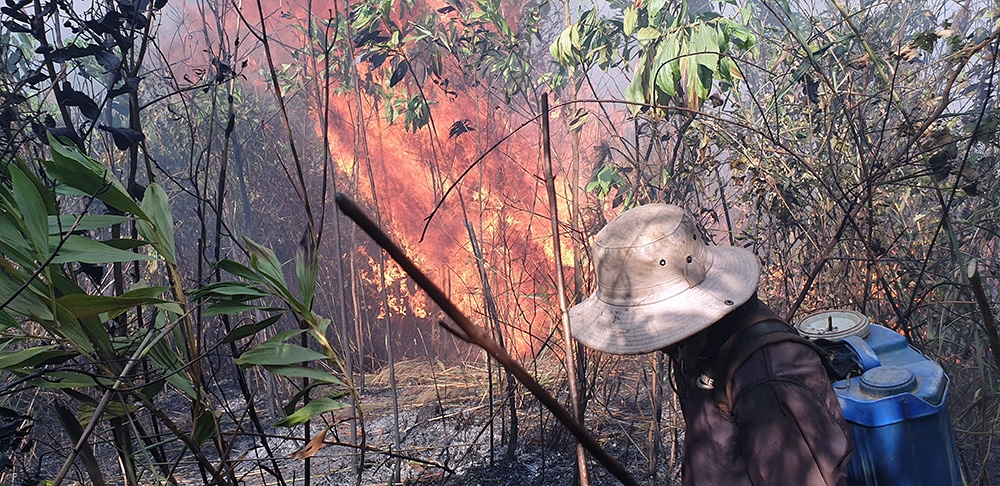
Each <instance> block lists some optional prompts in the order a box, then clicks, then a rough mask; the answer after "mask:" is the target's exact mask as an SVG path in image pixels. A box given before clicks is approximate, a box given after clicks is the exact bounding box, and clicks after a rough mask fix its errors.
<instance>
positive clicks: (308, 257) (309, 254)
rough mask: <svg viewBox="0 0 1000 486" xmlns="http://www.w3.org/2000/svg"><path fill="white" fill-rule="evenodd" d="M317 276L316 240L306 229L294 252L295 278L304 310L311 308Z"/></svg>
mask: <svg viewBox="0 0 1000 486" xmlns="http://www.w3.org/2000/svg"><path fill="white" fill-rule="evenodd" d="M318 275H319V262H318V256H317V253H316V239H315V238H314V237H313V235H312V232H311V231H310V230H309V229H306V231H305V234H303V235H302V239H301V240H300V241H299V246H298V249H297V250H296V252H295V276H296V277H297V278H298V279H299V295H301V296H302V304H303V306H304V307H305V308H306V309H308V308H310V307H312V299H313V295H314V294H315V292H316V278H317V277H318Z"/></svg>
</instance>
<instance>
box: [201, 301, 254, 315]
mask: <svg viewBox="0 0 1000 486" xmlns="http://www.w3.org/2000/svg"><path fill="white" fill-rule="evenodd" d="M257 309H263V307H261V306H259V305H250V304H244V303H243V302H241V301H238V300H222V301H219V302H217V303H215V304H213V305H212V306H211V307H209V308H208V309H205V310H204V311H203V312H202V314H201V315H203V316H205V317H212V316H217V315H220V314H228V315H232V314H239V313H240V312H246V311H250V310H257Z"/></svg>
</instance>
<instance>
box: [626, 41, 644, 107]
mask: <svg viewBox="0 0 1000 486" xmlns="http://www.w3.org/2000/svg"><path fill="white" fill-rule="evenodd" d="M648 63H649V51H646V52H643V54H642V55H641V56H639V59H638V61H637V62H636V66H635V72H633V73H632V81H631V82H630V83H629V85H628V87H627V88H625V101H629V102H632V103H648V102H649V99H648V97H647V93H648V92H649V89H648V88H649V67H648V66H647V64H648ZM628 109H629V111H631V112H632V114H636V113H638V112H639V111H641V110H643V109H645V107H643V106H639V105H628Z"/></svg>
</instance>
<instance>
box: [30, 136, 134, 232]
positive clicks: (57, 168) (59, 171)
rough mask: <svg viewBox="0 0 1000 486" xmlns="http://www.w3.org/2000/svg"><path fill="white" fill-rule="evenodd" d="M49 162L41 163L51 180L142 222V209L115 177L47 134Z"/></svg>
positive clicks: (104, 168) (105, 168) (75, 149)
mask: <svg viewBox="0 0 1000 486" xmlns="http://www.w3.org/2000/svg"><path fill="white" fill-rule="evenodd" d="M48 137H49V147H50V148H51V149H52V160H51V161H43V163H44V164H45V172H46V173H47V174H48V175H49V176H50V177H52V178H53V179H55V180H57V181H59V182H60V183H62V184H65V185H66V186H69V187H72V188H74V189H77V190H78V191H80V193H82V194H85V195H88V196H95V197H97V198H98V199H100V200H101V201H104V203H105V204H107V205H108V206H111V207H114V208H117V209H120V210H121V211H123V212H125V213H130V214H135V215H137V216H139V217H142V218H145V217H146V215H145V213H143V211H142V209H140V208H139V206H138V205H137V204H136V203H135V201H134V200H132V197H131V196H129V195H128V192H127V191H126V190H125V186H123V185H122V183H121V182H119V181H118V179H116V178H115V176H114V174H112V173H111V171H109V170H108V169H107V167H104V166H102V165H100V164H98V163H97V162H94V161H93V160H91V159H90V158H89V157H87V156H86V155H84V154H83V153H81V152H80V151H79V150H78V149H77V148H76V147H72V146H67V145H63V144H62V142H60V141H58V140H56V139H55V137H53V136H52V134H48Z"/></svg>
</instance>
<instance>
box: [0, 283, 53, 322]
mask: <svg viewBox="0 0 1000 486" xmlns="http://www.w3.org/2000/svg"><path fill="white" fill-rule="evenodd" d="M27 278H28V276H26V275H25V276H21V277H15V276H14V275H11V274H9V273H7V272H0V296H3V299H4V300H3V301H6V300H7V299H9V298H10V296H13V295H16V297H14V299H13V300H11V301H10V303H9V304H7V307H5V308H4V309H3V310H9V311H11V312H14V313H15V314H20V315H22V316H25V317H31V318H33V319H38V320H40V321H51V320H52V310H51V308H49V306H48V305H46V303H45V301H44V300H42V298H41V297H39V296H38V295H37V294H35V292H33V291H32V289H31V287H27V288H23V289H22V288H21V287H22V284H23V283H24V281H23V280H22V279H27Z"/></svg>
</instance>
